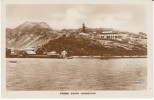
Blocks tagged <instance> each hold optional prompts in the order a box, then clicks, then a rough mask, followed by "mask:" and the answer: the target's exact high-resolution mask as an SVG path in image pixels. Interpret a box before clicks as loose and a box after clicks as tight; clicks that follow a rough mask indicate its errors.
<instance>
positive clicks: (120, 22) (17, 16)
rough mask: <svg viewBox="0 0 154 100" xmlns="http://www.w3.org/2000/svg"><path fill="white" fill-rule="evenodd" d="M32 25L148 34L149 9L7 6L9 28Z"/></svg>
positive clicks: (110, 6)
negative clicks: (111, 29) (26, 23)
mask: <svg viewBox="0 0 154 100" xmlns="http://www.w3.org/2000/svg"><path fill="white" fill-rule="evenodd" d="M25 21H29V22H46V23H47V24H48V25H49V26H50V27H51V28H54V29H64V28H67V29H72V28H73V29H77V28H80V27H81V26H82V23H83V22H84V23H85V25H86V26H87V27H89V28H113V29H116V30H122V31H129V32H134V33H138V32H145V33H147V30H146V7H145V6H143V5H121V4H14V5H7V9H6V27H8V28H15V27H17V26H18V25H20V24H22V23H24V22H25Z"/></svg>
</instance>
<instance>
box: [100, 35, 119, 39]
mask: <svg viewBox="0 0 154 100" xmlns="http://www.w3.org/2000/svg"><path fill="white" fill-rule="evenodd" d="M101 38H102V39H117V38H121V36H101Z"/></svg>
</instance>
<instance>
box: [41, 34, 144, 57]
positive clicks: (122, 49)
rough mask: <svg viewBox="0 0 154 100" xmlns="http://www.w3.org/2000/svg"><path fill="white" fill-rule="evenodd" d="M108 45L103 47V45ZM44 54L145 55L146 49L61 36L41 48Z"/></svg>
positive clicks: (74, 36) (73, 36)
mask: <svg viewBox="0 0 154 100" xmlns="http://www.w3.org/2000/svg"><path fill="white" fill-rule="evenodd" d="M105 43H106V44H108V45H104V44H105ZM42 49H43V50H44V51H46V52H50V51H57V52H59V53H60V52H61V51H62V50H66V51H67V52H68V55H69V56H72V55H76V56H84V55H87V56H89V55H95V56H99V55H104V54H110V55H146V52H147V50H146V48H144V47H143V46H136V45H130V44H127V43H123V42H117V41H106V40H104V41H100V40H95V39H90V38H86V37H83V36H80V35H78V34H72V35H69V36H65V35H64V36H62V37H60V38H57V39H54V40H50V41H49V42H48V43H47V44H45V45H43V46H42Z"/></svg>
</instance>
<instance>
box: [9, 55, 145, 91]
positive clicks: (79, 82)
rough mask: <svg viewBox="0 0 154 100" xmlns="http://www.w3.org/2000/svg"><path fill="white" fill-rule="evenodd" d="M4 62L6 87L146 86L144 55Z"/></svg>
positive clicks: (81, 87) (136, 88)
mask: <svg viewBox="0 0 154 100" xmlns="http://www.w3.org/2000/svg"><path fill="white" fill-rule="evenodd" d="M10 61H17V63H11V62H10ZM6 64H7V67H6V81H7V82H6V83H7V86H6V87H7V90H51V91H52V90H143V89H146V67H147V65H146V64H147V59H146V58H131V59H109V60H100V59H46V58H45V59H41V58H7V63H6Z"/></svg>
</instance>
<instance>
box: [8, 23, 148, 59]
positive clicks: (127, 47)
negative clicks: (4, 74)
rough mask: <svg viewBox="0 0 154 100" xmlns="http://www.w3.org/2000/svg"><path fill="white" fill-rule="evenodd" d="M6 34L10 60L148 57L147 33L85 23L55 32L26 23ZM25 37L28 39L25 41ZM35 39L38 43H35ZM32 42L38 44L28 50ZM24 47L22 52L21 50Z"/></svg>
mask: <svg viewBox="0 0 154 100" xmlns="http://www.w3.org/2000/svg"><path fill="white" fill-rule="evenodd" d="M29 24H30V25H29ZM43 25H44V26H43ZM30 26H33V27H30ZM36 26H37V27H36ZM27 27H28V28H27ZM34 31H35V32H34ZM55 32H57V33H55ZM6 34H7V36H6V38H7V41H6V42H7V46H6V57H7V58H77V57H80V58H103V57H110V58H111V57H112V58H121V57H123V58H127V57H129V58H131V57H135V58H137V57H146V55H147V43H146V42H147V36H146V34H145V33H143V32H139V33H138V34H132V33H129V32H126V33H124V32H118V31H117V32H116V31H114V30H112V29H111V30H109V29H91V28H88V27H86V26H85V24H84V23H83V25H82V28H79V29H76V30H75V29H74V30H73V29H70V30H69V29H68V30H67V29H63V30H61V31H55V30H53V29H51V28H50V27H49V26H48V25H47V24H46V23H31V22H25V23H24V24H22V25H19V26H18V27H17V28H15V29H7V30H6ZM55 34H56V35H55ZM36 36H40V37H39V38H38V37H36ZM25 37H26V38H27V39H23V38H25ZM50 37H52V38H50ZM29 38H30V40H28V39H29ZM35 38H36V39H37V38H38V40H37V41H34V40H36V39H35ZM20 39H21V40H20ZM22 39H23V40H22ZM41 40H42V41H41ZM45 40H48V41H45ZM10 41H11V42H10ZM12 41H13V42H12ZM26 41H27V42H26ZM38 41H39V44H36V43H37V42H38ZM44 41H45V43H43V42H44ZM21 42H22V43H21ZM31 42H34V43H31ZM29 43H31V44H35V45H29V47H26V46H25V45H28V44H29ZM21 44H22V46H21V48H22V49H20V47H19V46H20V45H21ZM24 46H25V47H24ZM17 47H18V48H17Z"/></svg>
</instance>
